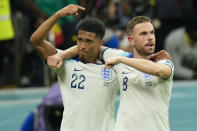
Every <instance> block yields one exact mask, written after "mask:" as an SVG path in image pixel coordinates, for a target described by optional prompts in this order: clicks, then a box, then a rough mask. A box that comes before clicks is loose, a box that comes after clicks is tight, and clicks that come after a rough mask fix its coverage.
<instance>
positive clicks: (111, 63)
mask: <svg viewBox="0 0 197 131" xmlns="http://www.w3.org/2000/svg"><path fill="white" fill-rule="evenodd" d="M118 59H119V58H118V57H112V58H108V59H106V60H105V66H104V69H106V68H111V67H112V66H114V65H116V64H118V63H119V60H118Z"/></svg>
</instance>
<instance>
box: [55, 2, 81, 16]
mask: <svg viewBox="0 0 197 131" xmlns="http://www.w3.org/2000/svg"><path fill="white" fill-rule="evenodd" d="M79 10H85V8H84V7H82V6H79V5H74V4H70V5H68V6H66V7H64V8H62V9H61V10H59V11H58V12H57V14H58V15H59V16H60V17H64V16H68V15H76V16H77V15H78V11H79Z"/></svg>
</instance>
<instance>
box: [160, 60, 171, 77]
mask: <svg viewBox="0 0 197 131" xmlns="http://www.w3.org/2000/svg"><path fill="white" fill-rule="evenodd" d="M157 63H161V64H165V65H167V66H169V67H170V69H171V74H170V76H169V77H168V78H166V80H167V79H169V78H170V77H171V76H173V74H174V64H173V63H172V61H171V60H168V59H165V60H160V61H158V62H157Z"/></svg>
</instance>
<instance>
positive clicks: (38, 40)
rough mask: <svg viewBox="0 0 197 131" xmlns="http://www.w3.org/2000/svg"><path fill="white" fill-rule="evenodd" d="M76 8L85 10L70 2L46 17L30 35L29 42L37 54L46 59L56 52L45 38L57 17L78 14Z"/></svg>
mask: <svg viewBox="0 0 197 131" xmlns="http://www.w3.org/2000/svg"><path fill="white" fill-rule="evenodd" d="M78 10H85V8H83V7H81V6H78V5H73V4H70V5H68V6H66V7H64V8H63V9H61V10H59V11H58V12H56V13H55V14H54V15H53V16H51V17H50V18H48V19H47V20H46V21H45V22H44V23H43V24H42V25H41V26H40V27H39V28H38V29H37V30H36V31H35V32H34V33H33V35H32V36H31V38H30V42H31V43H32V45H33V47H34V48H35V49H36V51H37V52H38V54H39V55H40V56H41V57H42V58H43V59H44V60H46V59H47V58H48V56H50V55H53V54H55V53H56V49H55V47H54V46H53V45H52V44H51V43H50V42H49V41H47V40H46V37H47V35H48V33H49V31H50V30H51V28H52V26H53V25H54V24H55V23H56V22H57V20H58V19H60V18H62V17H65V16H68V15H78Z"/></svg>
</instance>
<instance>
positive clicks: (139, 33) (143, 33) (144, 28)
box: [130, 22, 155, 56]
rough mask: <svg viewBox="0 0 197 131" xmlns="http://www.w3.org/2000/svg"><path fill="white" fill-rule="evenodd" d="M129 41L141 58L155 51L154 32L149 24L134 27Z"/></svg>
mask: <svg viewBox="0 0 197 131" xmlns="http://www.w3.org/2000/svg"><path fill="white" fill-rule="evenodd" d="M131 37H132V40H131V41H130V42H131V44H132V46H133V49H134V51H135V52H136V53H138V54H139V55H141V56H149V55H151V54H153V53H154V51H155V32H154V28H153V25H152V24H151V23H150V22H146V23H140V24H137V25H135V27H134V29H133V33H132V36H131Z"/></svg>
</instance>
